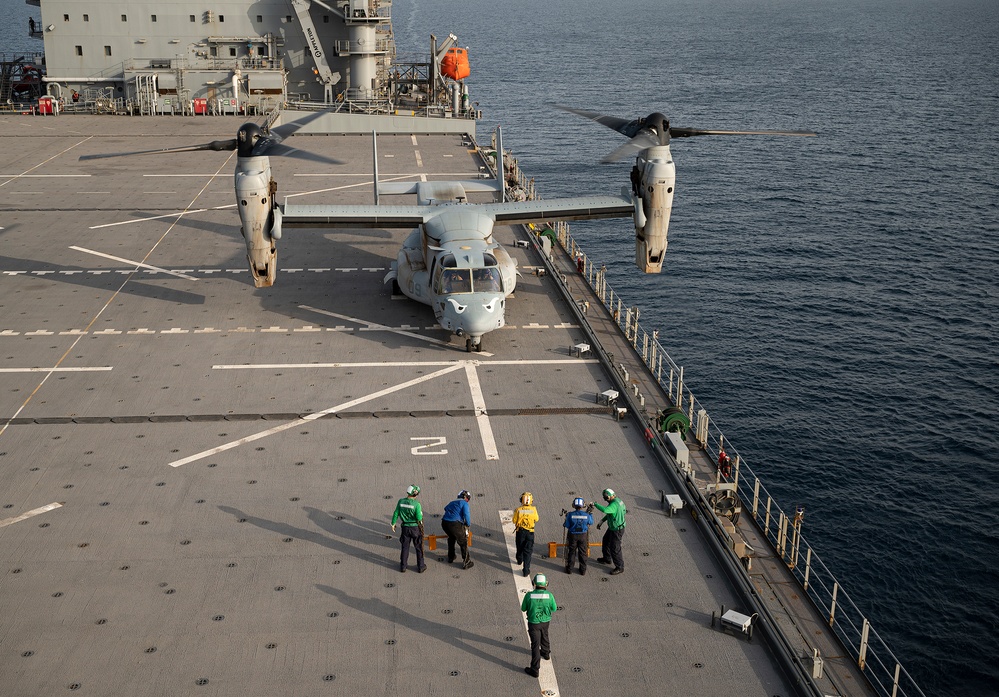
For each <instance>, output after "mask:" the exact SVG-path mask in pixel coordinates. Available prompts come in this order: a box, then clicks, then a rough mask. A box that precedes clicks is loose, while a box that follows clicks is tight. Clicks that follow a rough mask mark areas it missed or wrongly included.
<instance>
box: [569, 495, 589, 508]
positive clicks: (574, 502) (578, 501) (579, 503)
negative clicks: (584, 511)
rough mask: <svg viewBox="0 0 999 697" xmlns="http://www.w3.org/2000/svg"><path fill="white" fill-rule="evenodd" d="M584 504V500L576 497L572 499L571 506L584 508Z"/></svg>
mask: <svg viewBox="0 0 999 697" xmlns="http://www.w3.org/2000/svg"><path fill="white" fill-rule="evenodd" d="M585 506H586V501H584V500H583V499H582V498H579V497H577V498H574V499H573V500H572V507H573V508H584V507H585Z"/></svg>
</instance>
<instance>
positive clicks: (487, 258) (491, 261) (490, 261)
mask: <svg viewBox="0 0 999 697" xmlns="http://www.w3.org/2000/svg"><path fill="white" fill-rule="evenodd" d="M482 261H484V262H485V264H486V266H499V262H497V261H496V257H494V256H493V255H492V254H483V255H482Z"/></svg>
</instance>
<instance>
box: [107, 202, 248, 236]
mask: <svg viewBox="0 0 999 697" xmlns="http://www.w3.org/2000/svg"><path fill="white" fill-rule="evenodd" d="M232 205H233V206H235V205H236V204H232ZM207 210H218V209H215V208H191V209H188V210H186V211H178V212H176V213H167V214H165V215H152V216H149V217H148V218H132V219H131V220H121V221H119V222H117V223H105V224H104V225H91V226H90V227H89V228H87V229H88V230H100V229H102V228H106V227H115V226H117V225H129V224H131V223H145V222H147V221H150V220H162V219H163V218H180V217H181V216H182V215H187V214H188V213H204V212H205V211H207Z"/></svg>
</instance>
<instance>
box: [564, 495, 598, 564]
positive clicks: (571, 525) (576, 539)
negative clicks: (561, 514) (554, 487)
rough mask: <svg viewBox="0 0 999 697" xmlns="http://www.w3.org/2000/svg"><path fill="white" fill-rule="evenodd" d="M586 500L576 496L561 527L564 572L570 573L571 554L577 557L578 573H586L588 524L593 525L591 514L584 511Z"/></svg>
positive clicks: (588, 538) (588, 543) (588, 544)
mask: <svg viewBox="0 0 999 697" xmlns="http://www.w3.org/2000/svg"><path fill="white" fill-rule="evenodd" d="M585 507H586V502H585V501H583V499H581V498H577V499H575V500H573V502H572V509H573V510H571V511H569V512H568V513H566V515H565V523H563V527H564V528H565V530H566V535H565V572H566V573H567V574H571V573H572V561H573V555H575V556H576V557H578V559H579V574H580V576H585V575H586V557H587V556H588V555H589V552H590V526H591V525H593V515H592V514H591V513H590V512H589V511H584V510H583V509H584V508H585Z"/></svg>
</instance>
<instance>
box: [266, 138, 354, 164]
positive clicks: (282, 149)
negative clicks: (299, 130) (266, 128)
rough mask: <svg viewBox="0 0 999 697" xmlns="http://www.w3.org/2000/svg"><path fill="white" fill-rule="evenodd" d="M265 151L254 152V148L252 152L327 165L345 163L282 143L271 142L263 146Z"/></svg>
mask: <svg viewBox="0 0 999 697" xmlns="http://www.w3.org/2000/svg"><path fill="white" fill-rule="evenodd" d="M265 150H266V153H263V152H261V153H258V152H256V148H255V149H254V154H257V155H263V154H267V155H280V156H282V157H294V158H297V159H299V160H309V161H310V162H321V163H323V164H327V165H344V164H347V163H346V162H344V161H343V160H337V159H335V158H332V157H326V156H325V155H317V154H316V153H314V152H308V151H307V150H299V149H298V148H293V147H291V146H290V145H284V144H283V143H271V144H270V145H269V146H268V147H267V148H265Z"/></svg>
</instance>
